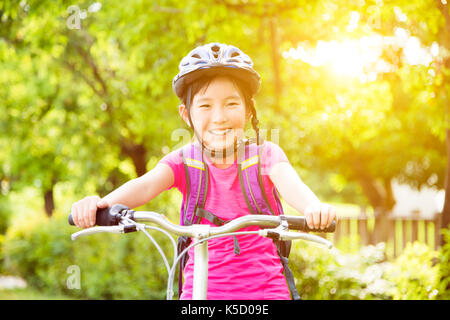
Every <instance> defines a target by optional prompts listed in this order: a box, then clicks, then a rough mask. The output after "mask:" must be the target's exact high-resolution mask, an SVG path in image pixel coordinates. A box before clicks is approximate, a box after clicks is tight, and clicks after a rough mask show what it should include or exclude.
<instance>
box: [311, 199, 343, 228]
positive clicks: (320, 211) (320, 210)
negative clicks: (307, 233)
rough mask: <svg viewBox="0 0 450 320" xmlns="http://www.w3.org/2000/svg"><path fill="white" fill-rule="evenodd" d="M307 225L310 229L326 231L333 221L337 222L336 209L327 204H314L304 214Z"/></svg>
mask: <svg viewBox="0 0 450 320" xmlns="http://www.w3.org/2000/svg"><path fill="white" fill-rule="evenodd" d="M304 215H305V218H306V224H307V225H308V227H309V228H310V229H319V228H320V229H321V230H323V229H325V228H327V227H328V226H329V225H330V224H331V223H332V222H333V220H335V219H336V220H337V217H336V208H335V207H333V206H332V205H329V204H326V203H321V202H319V203H317V202H316V203H313V204H311V205H309V206H307V207H306V209H305V212H304Z"/></svg>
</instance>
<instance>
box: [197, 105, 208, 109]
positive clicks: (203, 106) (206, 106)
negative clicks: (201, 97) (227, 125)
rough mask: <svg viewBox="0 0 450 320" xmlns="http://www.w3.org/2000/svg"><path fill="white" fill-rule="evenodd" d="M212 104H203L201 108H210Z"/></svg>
mask: <svg viewBox="0 0 450 320" xmlns="http://www.w3.org/2000/svg"><path fill="white" fill-rule="evenodd" d="M209 107H210V105H209V104H202V105H201V106H200V107H199V108H201V109H203V108H209Z"/></svg>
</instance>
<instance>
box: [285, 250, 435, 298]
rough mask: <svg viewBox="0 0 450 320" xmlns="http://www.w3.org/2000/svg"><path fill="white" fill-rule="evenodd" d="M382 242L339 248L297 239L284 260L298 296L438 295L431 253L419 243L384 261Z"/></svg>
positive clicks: (429, 296) (398, 296)
mask: <svg viewBox="0 0 450 320" xmlns="http://www.w3.org/2000/svg"><path fill="white" fill-rule="evenodd" d="M384 250H385V245H384V243H379V244H377V245H376V246H366V247H361V248H360V250H359V252H357V253H343V252H341V251H339V250H338V249H336V248H333V249H332V250H327V249H324V248H321V247H320V248H319V247H317V246H315V245H311V244H305V243H300V242H297V243H296V244H295V247H294V249H293V251H292V252H291V258H290V260H291V261H290V263H289V265H290V266H291V269H292V271H293V273H294V276H295V278H296V284H297V289H298V291H299V293H300V296H301V297H302V299H314V300H319V299H338V300H355V299H358V300H359V299H383V300H385V299H435V298H436V296H437V294H438V291H439V290H438V281H437V277H438V267H437V266H434V265H433V259H435V258H436V257H437V252H435V251H433V250H431V249H429V248H428V247H427V246H426V245H424V244H421V243H414V244H412V245H409V246H407V247H406V248H405V251H404V252H403V254H402V255H401V256H399V257H398V258H397V259H395V260H394V261H392V262H387V261H385V254H384Z"/></svg>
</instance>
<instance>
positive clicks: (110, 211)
mask: <svg viewBox="0 0 450 320" xmlns="http://www.w3.org/2000/svg"><path fill="white" fill-rule="evenodd" d="M124 217H126V218H128V219H131V220H133V221H136V222H153V223H156V224H157V225H159V226H160V227H162V228H163V229H165V230H167V231H169V232H172V233H174V234H176V235H178V236H189V237H195V236H198V232H199V230H200V229H201V227H199V226H197V227H195V228H193V226H181V225H177V224H174V223H172V222H170V221H169V220H168V219H167V218H166V217H165V216H164V215H162V214H159V213H156V212H152V211H137V212H135V211H133V210H129V209H128V208H127V207H125V206H122V205H113V206H112V207H110V208H105V209H100V210H98V211H97V219H96V225H97V226H99V227H94V228H88V229H84V230H81V231H79V232H77V233H75V234H74V235H73V236H74V237H73V238H74V239H75V238H76V237H78V236H81V235H87V234H93V233H97V232H111V233H126V232H130V231H136V229H135V228H134V229H133V228H131V229H127V227H129V226H126V225H124V224H120V221H121V219H122V218H124ZM68 220H69V224H71V225H75V224H74V221H73V219H72V215H71V214H70V215H69V217H68ZM283 220H285V221H286V223H287V226H288V228H289V229H291V230H299V231H303V232H321V233H322V232H334V231H335V229H336V222H335V221H333V222H332V224H331V225H330V226H329V227H328V228H326V229H324V230H321V229H310V228H309V227H308V225H307V223H306V218H305V217H299V216H284V215H282V216H270V215H246V216H242V217H239V218H237V219H234V220H231V221H229V222H228V223H226V224H224V225H222V226H220V227H212V228H209V229H208V234H209V235H220V234H224V233H229V232H233V231H236V230H239V229H242V228H244V227H248V226H254V225H257V226H261V227H278V226H279V225H281V224H282V222H283ZM112 226H116V227H117V228H112ZM200 232H201V231H200Z"/></svg>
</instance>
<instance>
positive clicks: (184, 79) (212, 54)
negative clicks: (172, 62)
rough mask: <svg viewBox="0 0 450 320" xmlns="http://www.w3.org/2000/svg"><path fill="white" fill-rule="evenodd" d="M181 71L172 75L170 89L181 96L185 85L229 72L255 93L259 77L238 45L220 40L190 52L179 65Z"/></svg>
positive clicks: (259, 83) (258, 84)
mask: <svg viewBox="0 0 450 320" xmlns="http://www.w3.org/2000/svg"><path fill="white" fill-rule="evenodd" d="M179 70H180V72H179V73H178V74H177V75H176V76H175V77H174V78H173V83H172V87H173V91H174V92H175V94H176V95H177V96H178V97H179V98H180V99H181V97H182V95H183V93H184V90H185V88H186V86H187V85H189V84H190V83H192V82H194V81H195V80H197V79H198V78H199V77H202V76H208V75H214V74H218V75H219V74H220V75H232V76H235V77H238V78H240V79H241V80H243V81H245V82H246V83H248V85H249V88H250V90H251V94H252V95H254V94H255V93H256V92H258V90H259V87H260V85H261V77H260V76H259V74H258V73H257V72H256V71H255V70H254V69H253V62H252V60H251V59H250V57H249V56H248V55H246V54H245V53H243V52H242V51H241V50H240V49H239V48H236V47H234V46H231V45H226V44H222V43H217V42H213V43H209V44H206V45H203V46H199V47H197V48H195V49H194V50H192V51H191V52H189V54H188V55H187V56H186V57H184V58H183V59H182V60H181V62H180V64H179Z"/></svg>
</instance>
